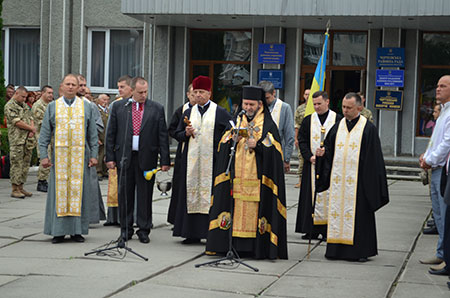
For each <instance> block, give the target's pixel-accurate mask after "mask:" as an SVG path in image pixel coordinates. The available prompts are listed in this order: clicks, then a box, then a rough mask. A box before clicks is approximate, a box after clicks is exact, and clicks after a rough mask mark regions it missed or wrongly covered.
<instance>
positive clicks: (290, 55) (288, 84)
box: [283, 28, 302, 112]
mask: <svg viewBox="0 0 450 298" xmlns="http://www.w3.org/2000/svg"><path fill="white" fill-rule="evenodd" d="M301 38H302V30H301V29H296V28H292V29H290V28H289V29H286V64H285V67H284V98H283V100H284V101H285V102H287V103H288V104H290V105H291V108H292V111H293V112H295V109H296V108H297V105H298V99H299V92H300V63H301V52H302V49H301V45H302V42H301V41H300V40H301Z"/></svg>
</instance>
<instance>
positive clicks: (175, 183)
mask: <svg viewBox="0 0 450 298" xmlns="http://www.w3.org/2000/svg"><path fill="white" fill-rule="evenodd" d="M190 107H192V106H191V105H190V104H189V103H185V104H184V105H182V106H181V107H179V108H178V109H176V110H175V112H174V113H173V115H172V118H171V119H170V124H169V127H168V128H167V131H168V132H169V136H170V137H172V138H175V133H176V131H177V127H178V124H179V123H180V121H181V117H182V115H183V113H184V112H185V111H186V110H187V109H189V108H190ZM183 144H184V142H178V146H177V152H176V154H175V164H174V167H173V179H172V196H171V198H170V204H169V211H168V213H167V221H168V222H169V223H171V224H174V223H175V214H176V210H177V198H178V193H179V191H180V186H179V183H180V181H182V180H183V177H182V173H181V171H180V169H181V163H182V161H181V160H182V157H183V155H182V153H183V147H184V145H183Z"/></svg>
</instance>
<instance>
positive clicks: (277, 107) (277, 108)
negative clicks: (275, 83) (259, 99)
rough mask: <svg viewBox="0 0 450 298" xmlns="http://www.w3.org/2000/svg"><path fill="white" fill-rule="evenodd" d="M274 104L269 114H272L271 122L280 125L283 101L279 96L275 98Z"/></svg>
mask: <svg viewBox="0 0 450 298" xmlns="http://www.w3.org/2000/svg"><path fill="white" fill-rule="evenodd" d="M275 100H276V101H275V104H274V107H273V110H272V112H271V113H270V115H271V116H272V119H273V122H275V124H276V125H277V127H279V126H280V116H281V106H282V105H283V101H282V100H281V99H279V98H276V99H275Z"/></svg>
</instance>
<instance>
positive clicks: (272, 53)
mask: <svg viewBox="0 0 450 298" xmlns="http://www.w3.org/2000/svg"><path fill="white" fill-rule="evenodd" d="M285 51H286V45H285V44H283V43H260V44H259V46H258V63H260V64H284V57H285Z"/></svg>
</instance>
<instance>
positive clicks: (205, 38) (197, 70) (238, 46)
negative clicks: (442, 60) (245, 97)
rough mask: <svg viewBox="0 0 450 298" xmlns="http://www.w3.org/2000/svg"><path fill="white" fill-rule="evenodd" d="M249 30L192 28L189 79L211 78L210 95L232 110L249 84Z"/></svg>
mask: <svg viewBox="0 0 450 298" xmlns="http://www.w3.org/2000/svg"><path fill="white" fill-rule="evenodd" d="M251 44H252V33H251V32H250V31H245V30H236V31H229V30H191V63H190V78H191V81H192V79H194V78H195V77H197V76H199V75H204V76H209V77H210V78H211V80H212V96H211V97H212V99H213V100H214V101H215V102H216V103H217V104H219V105H220V106H222V107H224V108H226V109H227V110H228V111H230V112H233V111H234V110H235V108H236V106H237V105H238V104H239V102H240V100H241V97H242V86H245V85H249V84H250V60H251Z"/></svg>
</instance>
